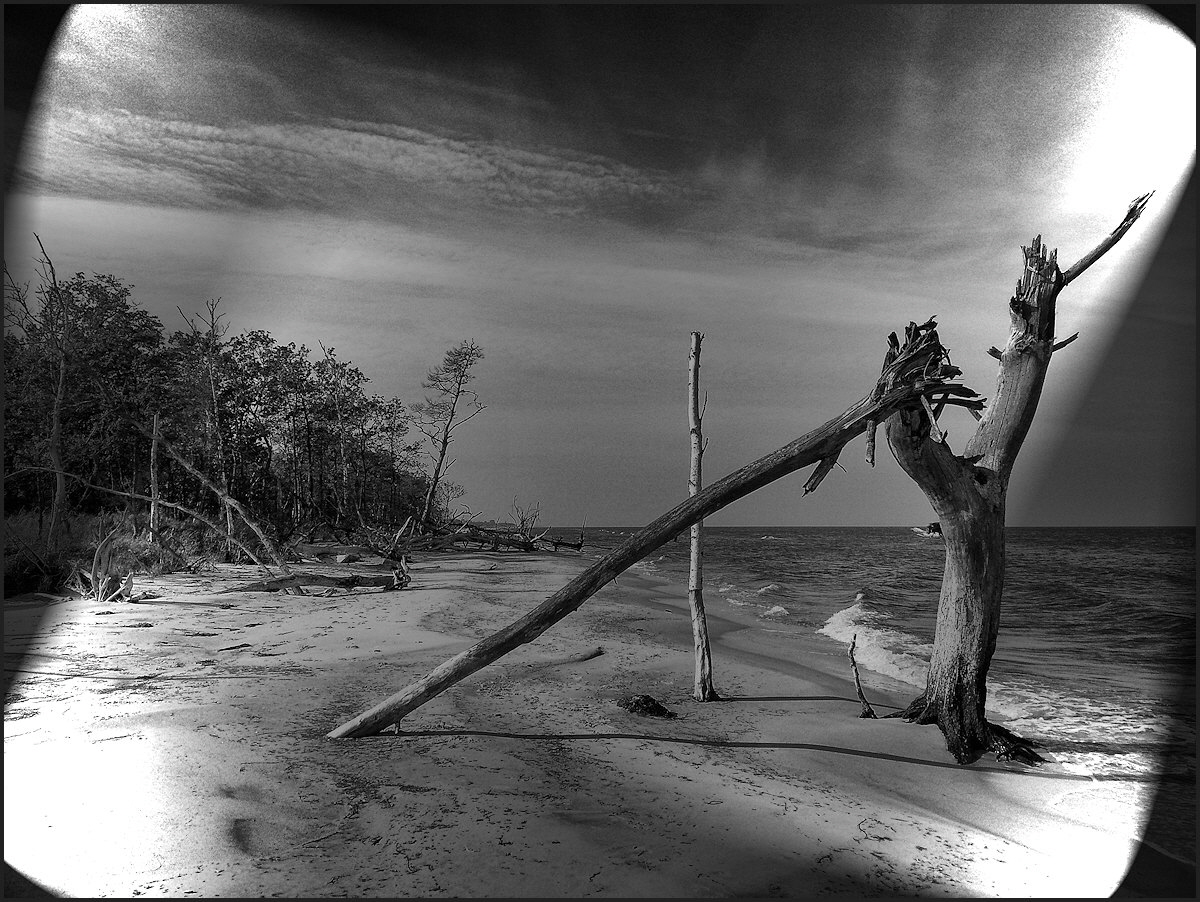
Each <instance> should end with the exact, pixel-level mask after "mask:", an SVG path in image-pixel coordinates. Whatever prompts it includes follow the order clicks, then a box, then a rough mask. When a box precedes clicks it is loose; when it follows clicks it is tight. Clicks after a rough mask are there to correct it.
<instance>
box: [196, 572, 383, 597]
mask: <svg viewBox="0 0 1200 902" xmlns="http://www.w3.org/2000/svg"><path fill="white" fill-rule="evenodd" d="M394 582H395V580H394V578H393V577H392V576H391V574H386V575H384V574H377V575H376V574H363V573H351V574H348V575H346V576H330V575H328V574H325V573H303V572H296V571H293V572H292V573H289V574H288V575H286V576H276V577H273V578H271V579H261V580H256V581H255V582H252V583H247V584H246V585H244V586H235V587H234V588H232V589H224V590H223V591H221V592H219V593H217V594H219V595H228V594H230V593H232V592H278V591H279V590H280V589H289V588H292V587H293V586H331V587H333V588H335V589H357V588H362V587H368V586H373V587H379V586H383V587H391V586H392V585H393V584H394Z"/></svg>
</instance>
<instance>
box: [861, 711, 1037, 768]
mask: <svg viewBox="0 0 1200 902" xmlns="http://www.w3.org/2000/svg"><path fill="white" fill-rule="evenodd" d="M884 717H885V718H887V717H900V718H903V719H904V720H905V721H906V722H907V723H915V724H918V725H922V726H927V725H929V724H937V727H938V729H939V730H941V731H942V735H943V736H945V737H946V748H947V749H948V750H949V752H950V753H951V754H952V755H953V756H954V759H955V760H956V761H957V762H958V763H959V764H970V763H971V762H972V761H977V760H979V758H980V757H981V756H982V755H983V754H984V753H985V752H993V753H995V755H996V760H997V761H1016V762H1017V763H1019V764H1024V765H1025V766H1026V767H1037V766H1038V765H1041V764H1044V763H1045V761H1046V759H1045V758H1043V757H1042V756H1041V755H1039V754H1038V753H1037V752H1035V751H1034V749H1035V748H1043V746H1042V745H1041V743H1038V742H1035V741H1034V740H1032V739H1025V738H1024V737H1022V736H1018V735H1017V734H1016V733H1014V732H1012V730H1009V729H1007V728H1006V727H1002V726H1000V725H999V724H994V723H992V722H991V721H988V720H984V721H983V730H982V732H983V734H984V735H983V736H982V737H968V736H966V735H960V736H957V737H954V736H951V735H950V732H948V731H947V729H946V727H945V726H944V725H943V724H942V722H941V720H940V719H939V718H938V712H937V707H936V706H935V705H931V704H929V702H928V701H927V700H926V698H925V696H923V695H922V696H921V697H920V698H917V699H915V700H914V701H912V702H911V703H910V704H909V705H908V707H906V708H902V709H901V710H899V711H893V712H892V713H891V714H885V715H884Z"/></svg>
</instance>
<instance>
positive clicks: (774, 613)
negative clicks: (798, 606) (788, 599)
mask: <svg viewBox="0 0 1200 902" xmlns="http://www.w3.org/2000/svg"><path fill="white" fill-rule="evenodd" d="M787 615H788V609H787V608H785V607H783V606H782V605H778V604H777V605H775V606H774V607H771V608H768V609H767V610H765V611H763V612H762V613H761V614H759V615H758V616H760V617H786V616H787Z"/></svg>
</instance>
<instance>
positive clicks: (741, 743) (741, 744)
mask: <svg viewBox="0 0 1200 902" xmlns="http://www.w3.org/2000/svg"><path fill="white" fill-rule="evenodd" d="M438 736H488V737H492V738H496V739H521V740H529V741H554V742H562V741H569V740H579V741H585V740H619V739H632V740H639V741H645V742H669V743H674V744H677V745H695V746H703V747H706V748H731V749H799V750H804V751H810V752H830V753H832V754H835V755H849V756H852V757H856V758H873V759H875V760H877V761H896V762H898V763H901V764H914V765H918V766H921V767H933V768H942V769H945V770H952V771H958V772H960V773H961V772H963V771H965V770H970V771H971V772H972V773H980V772H983V773H996V774H1008V775H1010V776H1015V777H1033V778H1039V779H1046V780H1067V781H1075V782H1078V781H1083V782H1087V783H1090V782H1091V781H1092V778H1091V777H1090V776H1087V775H1086V774H1062V773H1046V772H1043V771H1036V770H1031V769H1028V768H1015V767H990V766H987V765H982V766H980V765H970V766H968V765H962V764H958V763H956V762H954V761H932V760H929V759H927V758H912V757H910V756H907V755H892V754H889V753H887V752H870V751H867V750H865V749H854V748H848V747H846V746H840V745H822V744H820V743H815V742H751V741H748V740H736V739H703V738H700V737H693V736H662V735H656V734H653V733H512V732H508V731H504V730H400V729H397V730H396V732H394V733H380V734H379V735H378V736H375V737H363V739H360V740H359V741H364V740H370V739H379V738H382V739H388V740H391V741H395V740H398V739H422V738H429V737H438ZM1111 779H1115V778H1111Z"/></svg>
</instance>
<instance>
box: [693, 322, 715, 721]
mask: <svg viewBox="0 0 1200 902" xmlns="http://www.w3.org/2000/svg"><path fill="white" fill-rule="evenodd" d="M703 341H704V334H703V333H701V332H693V333H692V351H691V353H690V354H689V355H688V425H689V429H688V432H689V433H690V435H691V445H692V454H691V470H690V472H689V474H688V495H695V494H696V493H697V492H699V491H700V485H701V469H702V467H701V463H702V459H703V457H704V446H705V441H704V434H703V432H702V430H701V424H702V421H703V419H704V409H703V408H702V407H701V405H700V343H701V342H703ZM704 401H705V405H704V406H707V402H708V396H707V395H705V398H704ZM703 527H704V521H703V520H697V521H696V522H695V523H693V524H692V534H691V566H690V567H689V568H688V607H689V608H690V609H691V612H692V641H693V643H694V645H695V647H696V679H695V685H694V686H693V687H692V695H693V696H694V697H695V699H696V701H698V702H712V701H718V700H720V698H721V697H720V696H719V695H717V690H716V689H714V688H713V679H712V651H711V650H710V648H709V644H708V621H707V619H706V618H705V616H704V563H703V560H702V551H701V544H702V536H701V531H702V530H703Z"/></svg>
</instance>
